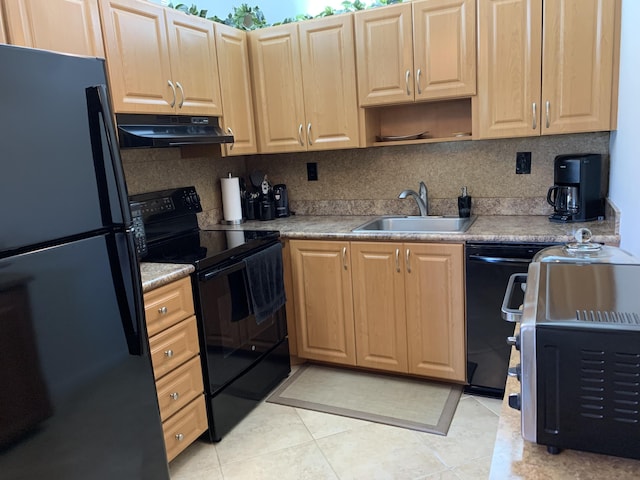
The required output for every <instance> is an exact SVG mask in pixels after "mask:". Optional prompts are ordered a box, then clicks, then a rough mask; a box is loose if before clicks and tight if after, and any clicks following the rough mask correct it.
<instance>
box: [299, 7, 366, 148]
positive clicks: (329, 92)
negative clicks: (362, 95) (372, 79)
mask: <svg viewBox="0 0 640 480" xmlns="http://www.w3.org/2000/svg"><path fill="white" fill-rule="evenodd" d="M298 25H299V26H298V28H299V33H300V54H301V62H302V84H303V86H304V95H303V96H304V105H305V118H306V139H307V149H308V150H327V149H337V148H355V147H358V146H359V143H360V139H359V136H358V135H359V133H358V103H357V87H356V65H355V51H354V46H353V42H354V40H353V16H352V15H336V16H335V17H328V18H324V19H321V20H316V21H306V22H301V23H299V24H298Z"/></svg>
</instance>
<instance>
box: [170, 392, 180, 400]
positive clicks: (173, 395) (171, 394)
mask: <svg viewBox="0 0 640 480" xmlns="http://www.w3.org/2000/svg"><path fill="white" fill-rule="evenodd" d="M169 396H170V397H171V400H178V398H179V397H180V394H179V393H178V392H173V393H170V394H169Z"/></svg>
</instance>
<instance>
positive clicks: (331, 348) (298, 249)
mask: <svg viewBox="0 0 640 480" xmlns="http://www.w3.org/2000/svg"><path fill="white" fill-rule="evenodd" d="M290 248H291V266H292V275H293V292H294V302H295V315H296V320H297V325H296V329H297V335H298V338H297V340H298V342H297V343H298V356H299V357H302V358H308V359H313V360H322V361H327V362H332V363H339V364H343V365H355V362H356V352H355V339H354V331H353V297H352V293H351V267H350V265H349V253H348V250H349V242H323V241H311V240H291V241H290Z"/></svg>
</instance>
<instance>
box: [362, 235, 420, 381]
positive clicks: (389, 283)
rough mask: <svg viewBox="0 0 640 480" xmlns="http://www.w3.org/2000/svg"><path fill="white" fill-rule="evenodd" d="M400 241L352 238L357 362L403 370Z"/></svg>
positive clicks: (404, 328) (404, 323) (404, 340)
mask: <svg viewBox="0 0 640 480" xmlns="http://www.w3.org/2000/svg"><path fill="white" fill-rule="evenodd" d="M402 253H403V252H402V244H398V243H388V242H352V243H351V266H352V267H353V275H352V278H353V305H354V317H355V330H356V352H357V355H356V357H357V364H358V365H359V366H362V367H368V368H381V369H384V370H388V371H394V372H403V373H407V371H408V365H407V321H406V313H405V297H404V286H405V281H404V278H405V277H404V275H405V269H404V260H403V258H402Z"/></svg>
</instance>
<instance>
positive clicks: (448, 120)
mask: <svg viewBox="0 0 640 480" xmlns="http://www.w3.org/2000/svg"><path fill="white" fill-rule="evenodd" d="M364 118H365V121H364V138H365V139H366V146H367V147H371V146H373V147H388V146H392V145H417V144H422V143H435V142H452V141H465V140H472V139H473V135H472V127H471V99H470V98H462V99H455V100H444V101H438V102H421V103H410V104H406V105H390V106H384V107H370V108H366V109H365V112H364ZM422 132H427V133H426V134H425V135H424V136H422V137H420V138H416V139H411V140H388V141H380V140H379V138H380V137H401V136H408V135H417V134H419V133H422ZM461 134H464V135H461Z"/></svg>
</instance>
